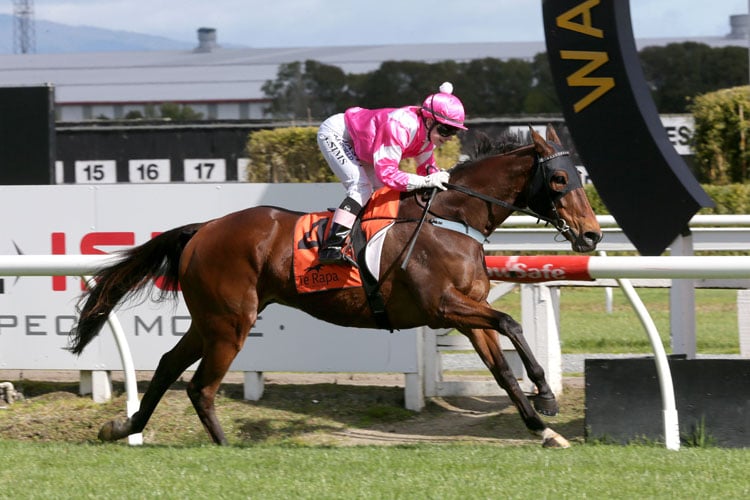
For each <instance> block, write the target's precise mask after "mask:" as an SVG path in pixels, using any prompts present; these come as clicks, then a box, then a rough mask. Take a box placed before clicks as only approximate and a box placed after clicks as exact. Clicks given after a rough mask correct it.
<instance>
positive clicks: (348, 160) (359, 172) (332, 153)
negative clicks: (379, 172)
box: [318, 113, 383, 206]
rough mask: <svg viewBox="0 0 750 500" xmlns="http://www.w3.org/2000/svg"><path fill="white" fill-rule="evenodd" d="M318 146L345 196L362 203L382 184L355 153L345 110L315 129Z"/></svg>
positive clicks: (369, 167) (370, 168)
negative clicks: (342, 186) (341, 185)
mask: <svg viewBox="0 0 750 500" xmlns="http://www.w3.org/2000/svg"><path fill="white" fill-rule="evenodd" d="M318 147H320V151H321V152H322V153H323V157H324V158H325V159H326V161H327V162H328V165H329V166H330V167H331V170H332V171H333V173H334V174H336V176H337V177H338V178H339V180H340V181H341V183H342V184H343V185H344V188H345V189H346V195H347V196H349V197H350V198H352V199H353V200H355V201H356V202H357V203H359V204H360V205H362V206H364V204H365V203H366V202H367V200H368V199H370V196H371V195H372V193H373V191H374V190H375V189H377V188H379V187H381V186H382V185H383V184H382V183H381V182H380V181H379V180H378V179H377V177H376V176H375V172H374V170H373V169H372V167H371V166H369V165H365V164H363V163H362V162H361V161H360V160H359V158H357V155H356V154H355V152H354V148H353V147H352V142H351V138H350V137H349V132H347V130H346V123H345V122H344V113H339V114H337V115H333V116H331V117H330V118H328V119H327V120H326V121H324V122H323V123H321V125H320V128H319V129H318Z"/></svg>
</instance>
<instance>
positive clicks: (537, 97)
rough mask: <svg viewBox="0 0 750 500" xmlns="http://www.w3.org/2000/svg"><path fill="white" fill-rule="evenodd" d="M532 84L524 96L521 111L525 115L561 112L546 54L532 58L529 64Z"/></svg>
mask: <svg viewBox="0 0 750 500" xmlns="http://www.w3.org/2000/svg"><path fill="white" fill-rule="evenodd" d="M531 74H532V84H531V89H530V90H529V93H528V94H527V95H526V101H525V102H524V105H523V109H524V112H525V113H530V114H537V113H557V114H560V113H561V112H562V107H561V106H560V99H559V98H558V97H557V90H556V89H555V82H554V80H553V78H552V71H551V70H550V67H549V59H548V58H547V54H546V53H540V54H537V55H536V56H534V60H533V61H532V62H531Z"/></svg>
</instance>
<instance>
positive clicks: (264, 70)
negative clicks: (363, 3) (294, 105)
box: [0, 15, 748, 122]
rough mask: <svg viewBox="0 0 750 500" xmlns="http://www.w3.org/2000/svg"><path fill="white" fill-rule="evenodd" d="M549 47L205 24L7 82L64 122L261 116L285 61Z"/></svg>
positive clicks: (494, 53) (51, 58)
mask: <svg viewBox="0 0 750 500" xmlns="http://www.w3.org/2000/svg"><path fill="white" fill-rule="evenodd" d="M747 23H748V19H747V15H742V16H732V18H731V19H730V26H731V30H732V31H731V33H729V34H728V35H727V36H725V37H712V38H692V39H687V38H658V39H639V40H636V46H637V47H638V50H640V49H641V48H643V47H647V46H654V45H656V46H663V45H667V44H670V43H682V42H686V41H694V42H700V43H704V44H707V45H709V46H712V47H724V46H731V45H734V46H747V30H748V24H747ZM545 50H546V48H545V44H544V42H543V41H540V42H502V43H463V44H455V43H451V44H409V45H365V46H348V47H296V48H294V47H291V48H261V49H254V48H231V49H229V48H221V46H220V45H219V43H218V40H217V33H216V30H214V29H212V28H200V29H199V30H198V45H197V46H196V47H195V49H193V50H188V51H148V52H98V53H77V54H16V55H2V56H0V75H2V76H0V85H3V86H26V85H40V84H49V85H52V86H53V87H54V89H55V111H56V115H57V116H56V118H57V120H58V121H62V122H81V121H87V120H94V119H97V118H100V117H103V118H108V119H122V118H125V117H126V116H127V115H128V113H133V112H138V113H141V114H142V115H144V116H145V115H147V112H148V110H149V108H150V107H153V106H158V105H160V104H161V103H165V102H171V103H178V104H184V105H188V106H190V108H192V109H193V110H195V111H197V112H199V113H202V115H203V117H204V118H205V119H209V120H261V119H264V118H266V115H265V111H264V110H265V108H266V107H267V105H268V99H267V98H266V97H265V95H264V93H263V91H262V90H261V87H262V86H263V84H264V83H265V82H266V81H268V80H273V79H275V78H276V76H277V72H278V68H279V65H281V64H285V63H292V62H296V61H305V60H315V61H319V62H321V63H324V64H330V65H335V66H338V67H340V68H341V69H342V70H343V71H345V72H346V73H365V72H369V71H373V70H375V69H377V68H378V67H379V66H380V64H381V63H382V62H383V61H388V60H412V61H424V62H430V63H432V62H438V61H443V60H455V61H468V60H471V59H478V58H485V57H491V58H498V59H510V58H520V59H526V60H530V59H532V58H533V57H534V56H535V55H536V54H538V53H540V52H544V51H545Z"/></svg>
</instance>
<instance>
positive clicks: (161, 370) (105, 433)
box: [99, 326, 202, 441]
mask: <svg viewBox="0 0 750 500" xmlns="http://www.w3.org/2000/svg"><path fill="white" fill-rule="evenodd" d="M201 352H202V341H201V338H200V336H199V335H197V334H196V332H195V330H194V328H193V327H192V326H191V327H190V328H189V329H188V331H187V333H186V334H185V335H184V336H183V337H182V338H181V339H180V341H179V342H178V343H177V345H175V346H174V348H172V350H170V351H169V352H167V353H166V354H164V355H163V356H162V357H161V360H160V361H159V366H158V367H157V368H156V372H154V376H153V377H152V379H151V382H149V384H148V388H147V389H146V392H145V394H144V395H143V398H142V399H141V403H140V408H139V409H138V411H137V412H135V413H134V414H133V415H132V416H131V417H130V418H128V419H127V420H113V421H111V422H107V423H106V424H104V426H102V428H101V430H100V431H99V439H101V440H102V441H116V440H118V439H122V438H124V437H127V436H129V435H131V434H137V433H139V432H141V431H142V430H143V429H144V427H146V423H147V422H148V420H149V419H150V418H151V415H152V414H153V413H154V410H155V409H156V405H158V404H159V401H160V400H161V398H162V396H163V395H164V393H165V392H166V391H167V389H169V387H170V386H171V385H172V384H173V383H174V382H175V381H176V380H177V378H178V377H179V376H180V374H182V372H184V371H185V370H186V369H187V368H188V367H189V366H190V365H192V364H193V363H195V362H196V361H198V359H200V357H201Z"/></svg>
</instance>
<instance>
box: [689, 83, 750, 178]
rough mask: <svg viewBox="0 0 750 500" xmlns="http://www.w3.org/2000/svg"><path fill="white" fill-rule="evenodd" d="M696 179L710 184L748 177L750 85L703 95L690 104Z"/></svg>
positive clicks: (749, 156)
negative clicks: (692, 118) (692, 119)
mask: <svg viewBox="0 0 750 500" xmlns="http://www.w3.org/2000/svg"><path fill="white" fill-rule="evenodd" d="M690 111H691V112H692V113H693V117H694V118H695V133H694V135H693V148H694V150H695V158H696V163H697V174H698V180H699V181H701V182H707V183H711V184H728V183H732V182H744V181H746V180H747V179H748V161H749V160H750V153H749V152H748V147H747V142H748V139H749V137H748V134H750V87H748V86H745V87H734V88H730V89H724V90H719V91H717V92H711V93H708V94H703V95H701V96H698V97H696V98H695V101H694V102H693V104H692V105H691V106H690Z"/></svg>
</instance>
